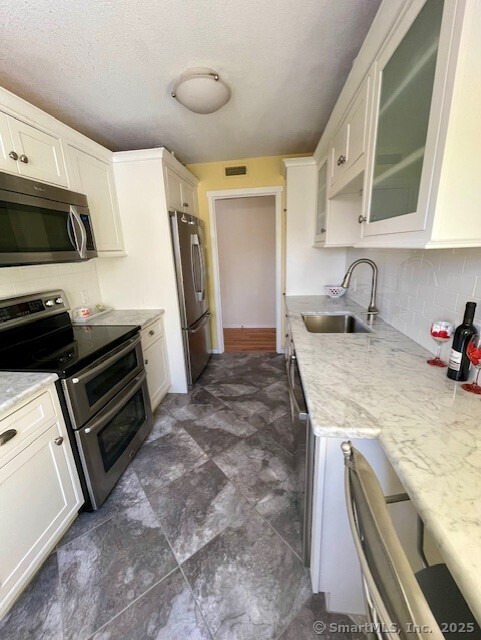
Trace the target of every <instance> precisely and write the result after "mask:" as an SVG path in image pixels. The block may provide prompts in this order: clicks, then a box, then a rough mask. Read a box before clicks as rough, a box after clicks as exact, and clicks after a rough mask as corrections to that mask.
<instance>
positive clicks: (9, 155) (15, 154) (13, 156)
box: [8, 151, 18, 160]
mask: <svg viewBox="0 0 481 640" xmlns="http://www.w3.org/2000/svg"><path fill="white" fill-rule="evenodd" d="M8 157H9V158H12V160H18V153H15V151H10V153H9V154H8Z"/></svg>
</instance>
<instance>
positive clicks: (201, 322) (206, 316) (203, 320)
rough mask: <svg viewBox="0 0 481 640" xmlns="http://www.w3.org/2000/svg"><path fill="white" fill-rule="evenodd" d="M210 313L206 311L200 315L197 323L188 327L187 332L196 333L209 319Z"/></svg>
mask: <svg viewBox="0 0 481 640" xmlns="http://www.w3.org/2000/svg"><path fill="white" fill-rule="evenodd" d="M210 315H211V314H210V313H206V314H204V315H203V316H202V318H201V319H200V320H199V322H198V323H196V324H194V325H193V327H192V328H191V329H189V333H191V334H192V333H198V332H199V331H200V330H201V329H202V328H203V327H205V325H206V324H207V323H208V322H209V320H210Z"/></svg>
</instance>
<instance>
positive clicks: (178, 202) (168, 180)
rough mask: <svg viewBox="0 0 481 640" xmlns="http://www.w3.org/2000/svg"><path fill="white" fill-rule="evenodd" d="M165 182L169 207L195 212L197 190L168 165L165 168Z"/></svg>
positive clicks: (193, 213)
mask: <svg viewBox="0 0 481 640" xmlns="http://www.w3.org/2000/svg"><path fill="white" fill-rule="evenodd" d="M165 184H166V189H167V204H168V206H169V209H176V210H177V211H183V212H184V213H191V214H192V215H196V214H197V190H196V187H195V186H193V185H192V184H189V183H188V182H187V181H186V180H184V179H183V178H181V177H180V176H179V175H177V173H175V172H174V171H172V169H170V167H166V168H165Z"/></svg>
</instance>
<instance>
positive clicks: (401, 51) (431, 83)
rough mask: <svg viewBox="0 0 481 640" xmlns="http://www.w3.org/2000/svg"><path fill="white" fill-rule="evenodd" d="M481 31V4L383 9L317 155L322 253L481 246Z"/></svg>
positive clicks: (396, 0)
mask: <svg viewBox="0 0 481 640" xmlns="http://www.w3.org/2000/svg"><path fill="white" fill-rule="evenodd" d="M480 24H481V0H384V1H383V2H382V4H381V6H380V8H379V11H378V14H377V16H376V19H375V20H374V22H373V24H372V27H371V30H370V31H369V33H368V35H367V37H366V41H365V43H364V44H363V46H362V47H361V50H360V52H359V55H358V57H357V58H356V60H355V62H354V64H353V68H352V71H351V73H350V75H349V77H348V80H347V82H346V85H345V87H344V89H343V90H342V92H341V94H340V97H339V100H338V103H337V104H336V106H335V108H334V110H333V113H332V115H331V118H330V120H329V122H328V124H327V126H326V128H325V132H324V134H323V136H322V138H321V140H320V142H319V145H318V147H317V149H316V152H315V154H314V159H315V160H316V162H317V164H318V166H321V165H322V162H323V158H325V155H326V154H328V157H329V162H328V166H329V181H328V182H329V183H328V188H327V205H326V226H325V228H326V234H325V239H324V241H322V242H321V241H320V239H319V237H318V236H317V232H316V236H315V245H316V246H323V247H330V246H358V247H378V248H396V247H397V248H428V249H429V248H456V247H480V246H481V224H480V223H479V216H480V211H481V183H480V180H479V176H480V175H481V154H480V153H479V141H480V136H479V102H480V101H479V90H478V89H479V87H481V64H480V62H479V61H480V60H481V38H479V33H478V31H479V25H480ZM316 215H317V212H315V211H313V217H314V216H316Z"/></svg>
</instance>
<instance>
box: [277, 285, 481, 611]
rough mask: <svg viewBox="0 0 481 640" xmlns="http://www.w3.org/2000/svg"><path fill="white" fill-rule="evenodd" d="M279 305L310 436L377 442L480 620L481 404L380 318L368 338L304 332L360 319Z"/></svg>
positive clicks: (331, 305)
mask: <svg viewBox="0 0 481 640" xmlns="http://www.w3.org/2000/svg"><path fill="white" fill-rule="evenodd" d="M286 306H287V310H288V316H289V325H290V328H291V332H292V337H293V340H294V346H295V350H296V356H297V360H298V364H299V370H300V375H301V379H302V384H303V388H304V392H305V396H306V402H307V405H308V410H309V414H310V419H311V421H312V428H313V431H314V433H315V434H316V435H318V436H324V437H325V436H327V437H329V436H331V437H333V436H336V437H346V438H375V437H377V438H379V441H380V443H381V445H382V447H383V449H384V451H385V453H386V455H387V457H388V458H389V460H390V461H391V463H392V465H393V467H394V468H395V470H396V472H397V474H398V475H399V478H400V480H401V482H402V483H403V485H404V487H405V489H406V491H407V492H408V493H409V495H410V497H411V500H412V502H413V504H414V506H415V508H416V510H417V511H418V513H419V514H420V515H421V517H422V519H423V520H424V522H425V523H426V526H427V527H428V528H429V529H430V531H431V533H432V535H433V536H434V538H435V540H436V543H437V545H438V547H439V550H440V552H441V554H442V555H443V558H444V559H445V561H446V563H447V565H448V566H449V569H450V571H451V573H452V574H453V577H454V578H455V580H456V582H457V584H458V586H459V588H460V589H461V591H462V592H463V595H464V597H465V598H466V600H467V601H468V603H469V605H470V607H471V609H472V611H473V613H474V615H475V616H476V618H477V620H478V622H479V623H480V624H481V398H480V397H479V396H475V395H474V394H469V393H467V392H466V391H464V390H463V389H461V387H460V384H459V383H455V382H453V381H451V380H449V379H448V378H447V377H446V369H438V368H436V367H430V366H428V365H427V364H426V360H427V359H428V358H429V357H430V355H431V354H430V353H429V352H428V351H426V350H425V349H424V348H423V347H421V346H420V345H418V344H417V343H415V342H413V341H412V340H410V339H409V338H408V337H406V336H405V335H403V334H402V333H400V332H399V331H397V330H396V329H394V328H393V327H391V326H390V325H388V324H386V323H385V322H383V321H382V320H381V319H379V318H376V319H375V320H374V323H373V325H372V326H373V330H374V331H373V333H371V334H366V333H364V334H361V333H358V334H314V333H309V332H308V331H307V329H306V328H305V326H304V323H303V320H302V313H309V312H311V313H316V312H326V311H327V312H333V311H335V312H338V311H350V312H352V313H354V314H355V315H357V316H358V317H359V318H360V319H361V320H363V321H364V322H366V323H367V314H366V310H365V309H364V308H362V307H360V306H359V305H357V304H356V303H354V302H352V301H350V300H349V299H348V298H346V297H342V298H338V299H336V300H331V299H330V298H327V297H326V296H288V297H287V298H286ZM340 464H342V460H341V458H340Z"/></svg>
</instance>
